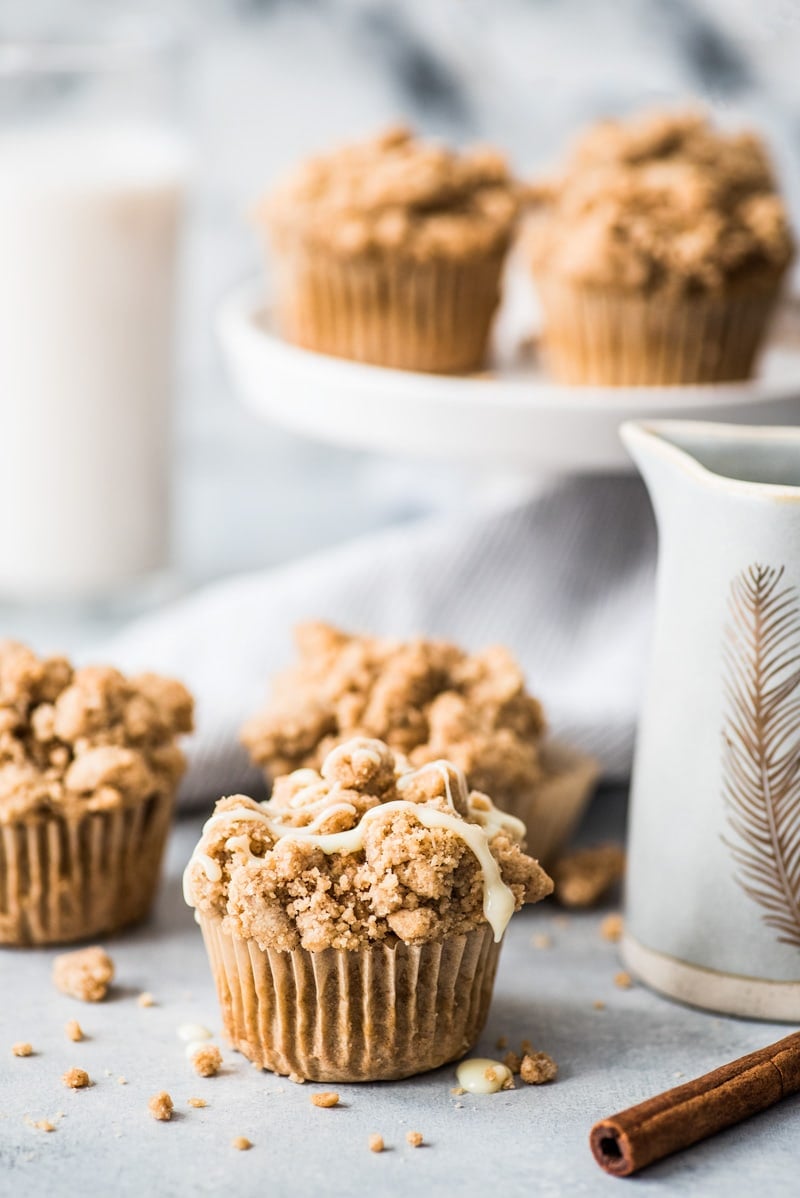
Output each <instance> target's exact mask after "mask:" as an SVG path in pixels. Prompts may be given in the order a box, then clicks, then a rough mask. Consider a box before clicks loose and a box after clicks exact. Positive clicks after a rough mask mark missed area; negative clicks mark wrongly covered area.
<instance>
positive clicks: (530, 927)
mask: <svg viewBox="0 0 800 1198" xmlns="http://www.w3.org/2000/svg"><path fill="white" fill-rule="evenodd" d="M623 819H624V796H623V795H621V794H618V793H617V794H615V793H602V794H601V795H600V796H599V797H598V799H597V800H596V801H595V804H594V807H593V810H592V812H591V813H590V816H589V819H588V821H587V825H586V827H585V828H584V830H583V834H582V839H584V840H587V841H595V840H597V839H598V838H601V837H604V836H607V835H608V832H609V829H611V830H612V831H613V832H615V833H616V834H619V835H621V833H622V829H623ZM201 822H202V821H201V817H199V816H198V817H193V818H187V819H184V820H183V821H181V823H179V824H178V825H177V827H176V829H175V833H174V835H173V838H172V842H171V845H170V849H169V854H168V862H167V869H166V877H165V881H164V885H163V887H162V890H161V894H160V898H159V902H158V907H157V911H156V914H155V917H154V919H153V920H152V922H151V923H150V924H149V925H148V926H146V927H143V928H140V929H139V930H137V931H136V932H132V933H129V934H127V935H125V936H122V937H119V938H117V939H115V940H114V941H113V943H112V944H111V946H110V951H111V952H112V955H113V957H114V960H115V962H116V965H117V984H116V986H115V988H114V990H113V992H112V993H111V994H110V995H109V998H108V999H107V1000H106V1001H105V1002H104V1003H101V1004H84V1003H80V1002H77V1001H75V1000H73V999H70V998H67V997H64V996H63V995H60V994H58V993H57V992H56V991H55V989H54V988H53V986H52V985H51V982H50V968H51V962H52V958H53V956H54V955H55V954H54V952H53V951H49V950H47V951H25V952H11V951H6V952H3V953H1V954H0V1194H2V1195H6V1194H9V1195H10V1194H14V1195H40V1194H41V1195H45V1194H47V1195H71V1194H78V1193H80V1194H82V1195H106V1194H112V1193H113V1194H115V1195H134V1194H137V1195H138V1194H145V1193H152V1194H157V1195H164V1196H170V1195H184V1194H216V1193H220V1192H221V1191H222V1190H223V1188H225V1187H227V1186H228V1185H230V1184H234V1185H235V1186H236V1193H238V1194H241V1195H250V1194H253V1195H256V1194H259V1195H260V1194H270V1195H283V1194H310V1193H319V1194H331V1195H337V1196H338V1195H341V1196H346V1195H351V1194H352V1195H357V1194H359V1195H360V1194H363V1193H365V1192H366V1193H370V1194H373V1195H387V1196H388V1195H400V1194H403V1195H406V1194H416V1193H420V1194H421V1193H426V1194H438V1193H442V1194H444V1193H470V1194H472V1193H483V1192H486V1190H487V1189H489V1188H491V1187H494V1188H496V1189H497V1190H498V1191H502V1193H503V1194H504V1196H505V1198H511V1196H513V1195H527V1194H530V1193H536V1194H540V1195H561V1194H569V1195H581V1194H595V1193H597V1194H601V1193H613V1192H615V1190H616V1189H619V1188H620V1187H623V1188H624V1187H625V1186H626V1185H635V1186H636V1188H637V1192H639V1193H641V1192H644V1193H651V1192H653V1193H669V1194H670V1195H672V1194H692V1195H697V1194H703V1195H715V1194H723V1193H727V1194H731V1193H739V1192H741V1187H742V1185H743V1184H745V1182H746V1184H747V1188H748V1190H750V1188H751V1186H752V1184H753V1183H754V1180H755V1174H754V1172H753V1169H754V1167H755V1164H756V1163H757V1170H758V1174H757V1176H758V1186H759V1191H760V1193H762V1194H764V1195H769V1196H770V1198H772V1196H780V1195H784V1194H786V1195H789V1194H796V1193H797V1169H798V1163H799V1162H800V1155H799V1152H800V1150H799V1149H798V1135H797V1129H798V1118H799V1117H800V1097H798V1098H794V1099H789V1100H787V1101H785V1102H784V1103H782V1104H781V1105H780V1106H778V1107H776V1108H774V1109H773V1110H772V1111H769V1112H767V1113H766V1114H764V1115H761V1116H759V1117H757V1118H755V1119H752V1120H750V1121H749V1122H748V1123H746V1124H743V1125H740V1126H739V1127H737V1128H734V1129H732V1130H731V1131H729V1132H726V1133H723V1134H722V1135H719V1136H717V1137H716V1138H715V1139H713V1140H710V1141H707V1142H706V1143H705V1144H702V1145H699V1146H697V1147H695V1148H693V1149H691V1150H690V1151H688V1152H686V1153H684V1154H682V1155H681V1156H680V1157H673V1158H672V1159H671V1160H668V1161H665V1162H662V1163H661V1164H659V1165H656V1166H654V1167H653V1168H651V1169H650V1170H649V1171H647V1173H646V1174H643V1175H641V1177H640V1178H639V1179H638V1180H637V1181H636V1182H625V1181H618V1180H615V1179H612V1178H608V1177H606V1176H605V1175H604V1174H603V1173H602V1172H601V1171H600V1170H599V1169H598V1167H597V1166H596V1165H595V1163H594V1162H593V1160H592V1158H591V1155H590V1153H589V1150H588V1146H587V1136H588V1131H589V1128H590V1126H591V1124H592V1122H593V1121H594V1120H595V1119H596V1118H598V1117H601V1116H603V1115H608V1114H611V1113H613V1112H615V1111H617V1110H619V1109H621V1108H623V1107H625V1106H628V1105H629V1104H631V1103H634V1102H638V1101H640V1100H641V1099H643V1098H646V1097H647V1096H649V1095H651V1094H655V1093H657V1092H659V1091H661V1090H664V1089H666V1088H668V1087H670V1086H672V1085H677V1084H679V1081H680V1080H681V1079H688V1078H689V1077H692V1076H695V1075H698V1074H700V1073H703V1072H705V1071H707V1070H708V1069H710V1068H713V1067H714V1066H715V1065H718V1064H721V1063H722V1062H723V1061H726V1060H729V1059H732V1058H734V1057H736V1056H738V1055H740V1054H742V1053H745V1052H748V1051H752V1050H753V1049H755V1048H758V1047H760V1046H761V1045H763V1044H767V1043H770V1042H771V1041H772V1040H776V1039H778V1038H779V1037H780V1036H782V1035H785V1034H786V1032H787V1030H788V1029H786V1028H785V1027H781V1026H779V1025H765V1024H757V1023H749V1022H745V1021H741V1020H734V1019H725V1018H718V1017H716V1016H713V1015H708V1014H703V1013H701V1012H698V1011H692V1010H690V1009H688V1008H685V1007H681V1006H678V1005H676V1004H673V1003H669V1002H666V1001H665V1000H663V999H660V998H658V997H657V996H656V995H654V994H651V993H650V992H648V991H647V990H645V989H644V988H642V987H639V986H636V987H634V988H633V989H630V990H621V989H618V988H617V987H616V986H615V985H614V982H613V978H614V974H615V973H616V971H617V969H618V968H619V966H618V963H617V958H616V948H615V946H614V945H612V944H609V943H608V942H606V941H605V940H603V939H602V937H601V936H600V934H599V924H600V920H601V918H602V914H603V913H604V911H605V910H608V909H609V908H604V909H603V911H593V912H591V913H585V914H580V915H576V914H570V915H568V916H566V917H565V915H564V913H563V912H561V911H559V909H558V908H557V907H555V906H554V905H553V904H552V903H550V902H548V903H543V904H541V905H539V906H538V907H535V908H532V909H530V910H527V911H524V912H523V913H521V914H520V915H518V916H516V917H515V918H514V920H513V921H512V924H511V926H510V929H509V932H508V935H507V942H506V945H505V948H504V952H503V957H502V960H501V964H500V970H499V975H498V979H497V987H496V991H495V999H494V1003H493V1006H492V1009H491V1012H490V1016H489V1021H488V1024H487V1027H486V1029H485V1032H484V1035H483V1037H482V1039H481V1041H480V1044H479V1046H478V1051H479V1052H480V1053H481V1054H484V1055H488V1056H493V1055H494V1056H497V1055H498V1054H497V1051H496V1049H495V1042H496V1040H497V1038H498V1037H499V1036H501V1035H504V1036H507V1037H508V1038H509V1041H510V1042H511V1044H512V1045H513V1044H515V1043H517V1042H518V1041H520V1040H521V1039H523V1038H529V1039H530V1040H532V1041H533V1043H534V1044H535V1045H536V1046H537V1047H541V1048H542V1049H544V1050H546V1051H548V1052H550V1053H551V1054H552V1055H553V1056H554V1057H555V1058H556V1060H557V1061H558V1064H559V1077H558V1080H557V1081H556V1082H555V1083H554V1084H552V1085H548V1086H537V1087H527V1086H520V1087H519V1088H518V1089H517V1090H515V1091H514V1092H511V1093H500V1094H496V1095H490V1096H485V1097H477V1096H470V1095H465V1096H464V1097H462V1098H456V1097H454V1096H452V1095H451V1093H450V1090H451V1088H452V1087H453V1086H455V1084H456V1081H455V1076H454V1071H453V1069H452V1068H449V1067H448V1068H444V1069H441V1070H439V1071H437V1072H435V1073H432V1074H428V1075H426V1076H422V1077H419V1078H416V1079H413V1080H410V1081H404V1082H395V1083H384V1084H382V1085H373V1086H364V1085H362V1086H338V1087H336V1088H337V1089H338V1091H339V1093H340V1095H341V1100H342V1101H341V1104H340V1106H339V1107H338V1108H336V1109H335V1110H320V1109H317V1108H315V1107H313V1106H312V1105H311V1102H310V1097H311V1094H312V1093H313V1092H314V1090H317V1089H320V1088H330V1087H319V1086H315V1085H312V1084H310V1083H307V1084H305V1085H302V1086H298V1085H294V1084H292V1083H291V1082H289V1081H287V1080H286V1079H281V1078H276V1077H274V1076H272V1075H271V1074H268V1073H260V1072H257V1071H256V1070H254V1069H253V1068H252V1067H251V1066H250V1065H249V1064H248V1063H247V1062H246V1061H245V1060H244V1059H243V1058H242V1057H240V1056H238V1055H237V1054H235V1053H233V1052H230V1051H229V1050H226V1049H225V1048H224V1045H223V1051H224V1057H225V1068H224V1070H223V1072H222V1073H221V1074H220V1075H219V1076H217V1077H215V1078H209V1079H203V1078H198V1077H196V1076H195V1074H194V1073H193V1071H192V1069H191V1066H190V1065H189V1063H188V1061H187V1060H186V1059H185V1056H184V1046H183V1044H182V1043H181V1042H180V1040H179V1039H178V1036H177V1029H178V1027H179V1026H180V1025H181V1024H183V1023H186V1022H195V1021H197V1022H200V1023H203V1024H206V1025H207V1026H208V1027H209V1028H211V1029H212V1030H213V1031H214V1032H215V1034H216V1033H217V1032H218V1031H219V1015H218V1010H217V1004H216V999H215V995H214V991H213V987H212V984H211V978H210V974H209V970H208V967H207V963H206V958H205V952H204V949H203V945H202V941H201V938H200V934H199V931H198V930H197V927H196V925H195V924H194V922H193V919H192V913H191V912H190V911H189V910H188V908H186V907H185V906H184V904H183V900H182V898H181V894H180V885H179V879H180V874H181V871H182V868H183V865H184V864H185V862H186V860H187V857H188V855H189V853H190V852H191V848H192V846H193V844H194V841H195V839H196V837H197V834H198V832H199V828H200V824H201ZM540 933H547V934H548V935H549V936H550V937H551V939H552V944H551V947H549V948H546V949H541V948H539V949H537V948H536V947H534V945H533V943H532V938H533V937H534V936H535V935H537V934H540ZM144 990H149V991H150V992H152V994H153V995H154V997H155V999H156V1005H155V1006H153V1007H149V1008H142V1007H140V1006H139V1005H138V1004H137V1001H136V1000H137V996H138V995H139V993H140V992H141V991H144ZM598 999H600V1000H602V1001H603V1002H604V1003H605V1004H606V1005H605V1009H603V1010H597V1009H595V1007H594V1003H595V1000H598ZM72 1018H77V1019H78V1020H79V1021H80V1022H81V1024H82V1026H83V1028H84V1031H85V1032H86V1034H87V1037H88V1038H87V1039H86V1040H85V1041H84V1042H83V1043H80V1044H73V1043H71V1042H70V1041H68V1040H67V1038H66V1035H65V1033H64V1024H65V1022H66V1021H67V1020H68V1019H72ZM17 1040H30V1041H31V1043H32V1044H33V1045H34V1047H35V1049H36V1052H35V1055H34V1056H32V1057H29V1058H25V1059H18V1058H14V1057H13V1056H12V1055H11V1045H12V1044H13V1043H14V1042H15V1041H17ZM500 1055H502V1054H500ZM73 1065H78V1066H81V1067H82V1068H85V1069H86V1070H87V1071H88V1072H89V1074H90V1076H91V1077H92V1079H93V1081H94V1085H93V1087H92V1088H91V1089H88V1090H83V1091H70V1090H67V1089H66V1088H65V1087H64V1086H63V1085H62V1084H61V1080H60V1079H61V1075H62V1073H63V1072H64V1071H65V1070H66V1069H68V1068H70V1067H71V1066H73ZM121 1076H122V1077H125V1078H126V1079H127V1084H126V1085H120V1084H119V1081H118V1078H119V1077H121ZM161 1089H166V1090H168V1091H169V1092H170V1094H171V1095H172V1096H173V1098H174V1100H175V1105H176V1115H175V1117H174V1118H173V1120H172V1122H171V1123H157V1122H155V1121H154V1120H153V1119H152V1118H151V1117H150V1115H149V1114H148V1112H147V1100H148V1098H149V1097H150V1095H151V1094H153V1093H154V1092H156V1091H157V1090H161ZM193 1095H198V1096H201V1097H203V1098H205V1099H206V1100H207V1102H208V1106H207V1108H205V1109H203V1110H194V1109H192V1108H190V1107H189V1106H188V1105H187V1101H186V1100H187V1099H188V1098H189V1097H190V1096H193ZM42 1118H47V1119H51V1120H53V1121H54V1122H56V1124H57V1127H56V1130H55V1131H54V1132H52V1133H50V1134H48V1133H45V1132H42V1131H39V1130H37V1129H35V1128H33V1127H31V1126H30V1122H29V1120H31V1121H32V1120H38V1119H42ZM409 1130H419V1131H421V1132H422V1133H423V1135H424V1137H425V1147H424V1148H422V1149H418V1150H415V1149H412V1148H410V1147H409V1146H408V1145H407V1144H406V1142H405V1134H406V1132H407V1131H409ZM372 1132H380V1134H381V1135H382V1136H383V1138H384V1140H385V1142H386V1145H387V1149H388V1151H386V1152H384V1153H383V1154H381V1155H374V1154H372V1153H371V1152H370V1151H369V1149H368V1146H367V1141H368V1137H369V1135H370V1133H372ZM239 1135H244V1136H247V1137H249V1139H250V1140H252V1142H253V1145H254V1147H253V1149H252V1150H251V1151H250V1152H237V1151H236V1150H235V1149H234V1148H233V1147H232V1144H231V1141H232V1140H233V1138H234V1137H235V1136H239Z"/></svg>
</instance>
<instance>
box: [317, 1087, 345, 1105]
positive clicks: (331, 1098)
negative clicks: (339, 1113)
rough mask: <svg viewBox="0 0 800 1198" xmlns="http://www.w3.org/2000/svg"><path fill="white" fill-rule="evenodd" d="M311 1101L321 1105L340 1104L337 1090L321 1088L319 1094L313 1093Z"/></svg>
mask: <svg viewBox="0 0 800 1198" xmlns="http://www.w3.org/2000/svg"><path fill="white" fill-rule="evenodd" d="M311 1103H312V1105H313V1106H319V1107H332V1106H338V1104H339V1095H338V1094H337V1093H336V1091H335V1090H321V1091H320V1092H319V1093H318V1094H312V1095H311Z"/></svg>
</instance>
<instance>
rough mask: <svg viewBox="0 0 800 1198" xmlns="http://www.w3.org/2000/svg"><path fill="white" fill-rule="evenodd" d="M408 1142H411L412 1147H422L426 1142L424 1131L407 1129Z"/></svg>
mask: <svg viewBox="0 0 800 1198" xmlns="http://www.w3.org/2000/svg"><path fill="white" fill-rule="evenodd" d="M406 1143H407V1144H410V1145H411V1147H412V1148H421V1147H422V1145H423V1143H424V1137H423V1135H422V1132H421V1131H407V1132H406Z"/></svg>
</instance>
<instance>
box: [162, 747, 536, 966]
mask: <svg viewBox="0 0 800 1198" xmlns="http://www.w3.org/2000/svg"><path fill="white" fill-rule="evenodd" d="M523 833H524V827H523V825H522V824H521V823H520V821H519V820H516V819H514V818H513V817H511V816H507V815H504V814H503V813H502V812H500V811H498V809H497V808H496V807H495V806H494V804H493V803H492V802H491V800H490V799H489V798H487V797H486V796H485V795H481V794H478V793H477V792H472V793H468V791H467V786H466V782H465V779H464V776H463V774H462V773H461V771H460V770H458V768H457V767H455V766H453V765H452V764H451V763H450V762H434V763H431V764H430V765H427V766H424V767H423V768H422V769H420V770H413V769H410V768H409V767H408V765H407V763H406V762H405V761H404V760H403V759H402V758H401V757H397V756H395V754H394V753H393V752H392V750H391V749H390V748H389V747H388V746H387V745H385V744H383V743H382V742H381V741H377V740H368V739H364V738H355V739H353V740H351V741H348V742H346V743H345V744H343V745H340V746H338V747H337V748H336V749H334V750H333V751H332V752H331V753H329V754H328V756H327V757H326V758H325V761H324V762H323V765H322V769H321V771H320V772H317V771H316V770H311V769H303V770H297V771H295V772H294V773H293V774H290V775H288V776H286V777H282V778H279V779H278V780H277V781H276V783H275V787H274V791H273V796H272V798H271V800H270V801H269V802H266V803H256V802H254V800H253V799H250V798H247V797H245V796H243V795H233V796H231V797H229V798H225V799H221V800H220V801H219V802H218V803H217V805H216V808H215V812H214V815H212V817H211V819H210V820H209V821H208V822H207V824H206V826H205V828H204V830H203V835H202V838H201V840H200V843H199V844H198V846H197V848H196V850H195V852H194V855H193V856H192V860H191V861H190V863H189V866H188V867H187V870H186V874H185V877H184V893H185V896H186V901H187V902H188V903H189V904H190V905H191V906H194V907H197V908H198V910H199V911H200V912H201V913H205V914H215V915H218V916H222V917H223V927H224V929H225V931H227V932H228V933H229V934H230V935H233V936H236V937H240V938H243V939H252V940H254V941H256V943H257V944H258V945H259V947H260V948H262V949H265V948H275V949H278V950H281V951H290V950H293V949H295V948H298V947H302V948H305V949H308V950H310V951H312V952H316V951H319V950H322V949H325V948H337V949H357V948H361V947H363V946H365V945H367V944H369V943H371V942H375V941H383V940H386V939H387V938H388V939H391V938H397V939H399V940H403V941H405V943H407V944H423V943H426V942H429V941H436V940H440V939H442V938H443V937H445V936H449V935H454V934H459V933H463V932H468V931H471V930H472V929H474V928H476V927H478V926H479V925H480V924H482V923H485V922H488V923H490V924H491V926H492V928H493V931H494V933H495V938H496V939H499V938H500V936H501V935H502V932H503V929H504V928H505V925H506V923H507V922H508V919H509V918H510V916H511V914H512V912H513V911H514V910H515V909H518V908H519V907H521V906H522V904H523V903H525V902H536V901H537V900H538V899H541V898H544V897H545V896H546V895H547V894H549V893H550V892H551V890H552V883H551V881H550V878H549V877H548V876H547V874H546V873H545V872H544V870H543V869H542V868H541V867H540V866H539V864H538V863H537V862H536V861H534V860H533V858H531V857H528V856H527V855H526V854H525V853H524V852H523V851H522V848H521V843H520V842H521V838H522V835H523Z"/></svg>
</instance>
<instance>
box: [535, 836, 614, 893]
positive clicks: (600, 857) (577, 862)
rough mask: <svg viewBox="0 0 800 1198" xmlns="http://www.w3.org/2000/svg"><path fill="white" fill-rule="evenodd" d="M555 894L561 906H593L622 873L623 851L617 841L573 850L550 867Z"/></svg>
mask: <svg viewBox="0 0 800 1198" xmlns="http://www.w3.org/2000/svg"><path fill="white" fill-rule="evenodd" d="M551 872H552V875H553V882H554V883H555V897H556V899H557V901H558V902H559V903H563V905H564V906H565V907H579V908H580V907H593V906H594V904H595V903H597V902H599V901H600V899H601V898H602V897H603V895H604V894H606V892H607V891H608V890H610V889H611V887H612V886H613V885H615V883H617V882H619V881H620V879H621V878H622V875H623V874H624V872H625V851H624V849H622V847H621V846H620V845H618V844H600V845H595V846H593V847H592V848H588V849H577V850H576V851H575V852H574V853H568V854H566V855H565V856H563V857H560V858H559V860H558V861H556V863H555V865H554V866H553V869H552V871H551Z"/></svg>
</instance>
